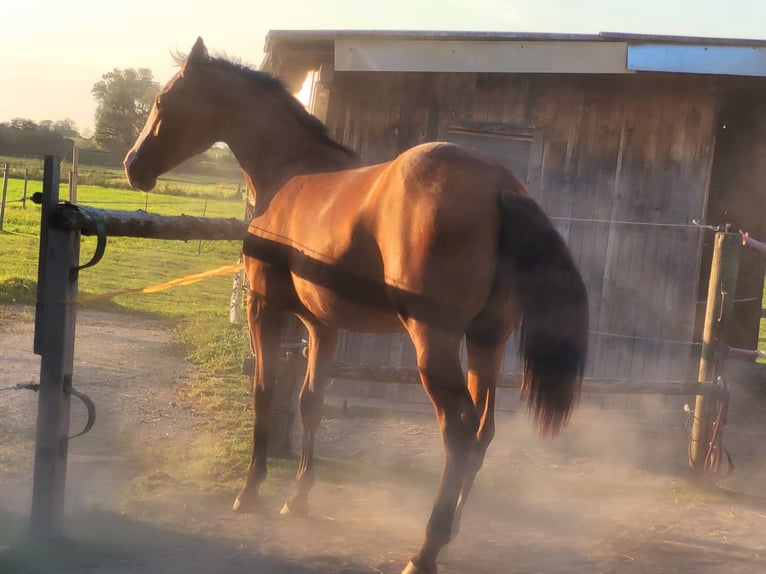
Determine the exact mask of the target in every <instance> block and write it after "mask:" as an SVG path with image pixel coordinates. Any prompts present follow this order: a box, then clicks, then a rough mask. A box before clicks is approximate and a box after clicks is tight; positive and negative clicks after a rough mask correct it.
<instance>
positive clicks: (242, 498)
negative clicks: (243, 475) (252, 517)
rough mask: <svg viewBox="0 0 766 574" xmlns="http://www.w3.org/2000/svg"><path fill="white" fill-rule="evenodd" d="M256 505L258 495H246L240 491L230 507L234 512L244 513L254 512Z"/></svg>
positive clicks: (257, 503) (257, 504)
mask: <svg viewBox="0 0 766 574" xmlns="http://www.w3.org/2000/svg"><path fill="white" fill-rule="evenodd" d="M258 506H259V497H258V496H257V495H256V496H253V495H246V494H243V493H241V492H240V493H239V494H238V495H237V498H235V499H234V504H233V505H232V507H231V508H232V510H233V511H234V512H241V513H243V514H244V513H247V512H255V511H256V510H257V509H258Z"/></svg>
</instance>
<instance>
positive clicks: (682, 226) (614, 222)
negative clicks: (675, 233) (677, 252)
mask: <svg viewBox="0 0 766 574" xmlns="http://www.w3.org/2000/svg"><path fill="white" fill-rule="evenodd" d="M548 219H551V220H553V221H574V222H577V223H606V224H609V225H638V226H645V227H670V228H677V229H699V228H700V226H699V225H695V224H694V223H654V222H650V221H624V220H620V219H588V218H579V217H549V218H548Z"/></svg>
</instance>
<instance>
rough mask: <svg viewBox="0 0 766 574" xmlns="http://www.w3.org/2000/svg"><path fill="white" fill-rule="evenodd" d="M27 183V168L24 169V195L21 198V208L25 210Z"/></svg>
mask: <svg viewBox="0 0 766 574" xmlns="http://www.w3.org/2000/svg"><path fill="white" fill-rule="evenodd" d="M28 183H29V168H28V167H25V168H24V194H23V195H22V196H21V208H22V209H26V208H27V184H28Z"/></svg>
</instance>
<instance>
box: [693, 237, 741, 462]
mask: <svg viewBox="0 0 766 574" xmlns="http://www.w3.org/2000/svg"><path fill="white" fill-rule="evenodd" d="M741 248H742V238H741V236H740V235H739V234H738V233H727V232H723V231H718V232H716V234H715V247H714V249H713V261H712V264H711V266H710V282H709V283H708V293H707V307H706V309H705V326H704V331H703V334H702V355H701V357H700V368H699V377H698V380H699V381H700V382H701V383H713V382H715V377H716V376H717V374H718V373H716V368H717V363H718V361H719V360H720V356H721V353H722V342H721V335H722V332H721V331H722V320H723V321H726V320H728V319H729V318H730V317H731V311H732V308H733V306H734V295H735V292H736V289H737V272H738V271H739V252H740V250H741ZM714 405H715V402H714V400H713V399H711V398H710V397H708V396H706V395H697V400H696V402H695V407H694V421H693V423H692V432H691V439H690V443H689V468H690V469H691V470H692V472H694V473H695V474H701V473H702V472H703V471H704V467H705V456H706V454H707V450H708V447H709V445H710V440H711V439H712V431H713V428H712V427H713V418H714V413H713V411H714Z"/></svg>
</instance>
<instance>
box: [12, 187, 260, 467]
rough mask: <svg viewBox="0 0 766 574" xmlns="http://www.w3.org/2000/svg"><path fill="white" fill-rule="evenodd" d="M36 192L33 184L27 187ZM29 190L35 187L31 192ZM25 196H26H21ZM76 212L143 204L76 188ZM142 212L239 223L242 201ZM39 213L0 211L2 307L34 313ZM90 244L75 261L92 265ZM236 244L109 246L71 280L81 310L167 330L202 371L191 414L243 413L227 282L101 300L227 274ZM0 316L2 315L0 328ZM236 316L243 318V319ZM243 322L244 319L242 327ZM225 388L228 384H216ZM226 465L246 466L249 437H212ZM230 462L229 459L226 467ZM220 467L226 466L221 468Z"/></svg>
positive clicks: (192, 392)
mask: <svg viewBox="0 0 766 574" xmlns="http://www.w3.org/2000/svg"><path fill="white" fill-rule="evenodd" d="M33 183H34V182H33ZM22 186H23V182H22V181H21V180H16V179H10V180H9V186H8V197H9V198H11V199H15V198H19V197H21V191H22ZM30 187H32V188H33V189H32V190H31V191H38V190H39V186H38V187H37V189H34V185H33V184H30ZM29 191H30V190H28V192H29ZM78 203H81V204H84V205H92V206H96V207H104V208H110V209H131V210H132V209H138V208H140V209H144V208H145V207H146V206H147V201H146V194H143V193H138V192H134V191H126V190H116V189H106V188H101V187H98V186H81V187H80V189H79V193H78ZM148 209H149V211H150V212H154V213H161V214H166V215H177V214H181V213H185V214H189V215H202V214H203V210H204V211H205V214H206V215H207V216H209V217H236V218H241V217H242V216H243V214H244V202H243V201H229V200H223V199H208V200H206V201H205V200H200V199H198V198H185V197H178V196H166V195H162V194H155V193H152V194H150V195H149V201H148ZM39 227H40V206H38V205H35V204H33V203H31V202H27V204H26V208H23V207H22V204H21V202H18V201H15V202H12V203H9V204H8V205H7V206H6V212H5V221H4V231H2V232H0V305H3V304H13V303H15V304H25V305H33V304H34V303H35V299H36V290H37V261H38V253H39ZM95 246H96V240H95V238H92V237H83V238H82V246H81V252H80V261H81V263H82V262H85V261H86V260H88V259H90V257H91V254H92V253H93V252H94V250H95ZM240 249H241V242H240V241H203V242H199V241H188V242H186V241H162V240H152V239H140V238H127V237H110V238H109V239H108V243H107V248H106V252H105V254H104V257H103V259H102V260H101V261H100V262H99V263H98V264H97V265H96V266H94V267H92V268H88V269H85V270H82V271H81V272H80V275H79V282H78V288H79V296H80V298H81V299H82V300H85V301H84V302H81V304H80V308H81V309H89V308H90V309H99V310H106V311H114V312H120V313H130V314H135V315H146V316H151V317H154V318H159V319H162V320H164V321H166V322H167V324H168V325H169V326H170V327H171V328H173V329H175V331H176V333H177V336H178V339H179V341H180V343H181V344H182V346H183V348H184V350H185V352H186V353H187V355H188V358H189V360H191V361H192V362H193V363H195V364H196V365H198V366H199V367H200V378H199V379H198V380H196V381H193V382H191V383H189V388H188V389H185V390H184V391H185V392H186V393H187V395H188V397H189V399H190V400H193V401H194V404H195V408H197V409H209V410H210V411H211V412H213V411H216V410H217V409H219V408H226V409H247V408H248V403H249V398H248V388H249V386H248V382H247V380H246V378H245V377H244V376H242V375H241V374H240V372H241V366H242V360H243V359H244V357H245V355H246V351H247V348H248V346H247V345H248V343H247V337H246V332H245V330H244V324H243V323H242V322H240V323H239V324H236V325H231V324H230V323H229V319H228V317H229V301H230V296H231V285H232V276H231V274H227V275H222V276H219V277H213V278H210V279H206V280H204V281H200V282H197V283H194V284H191V285H187V286H180V287H172V288H169V289H167V290H164V291H160V292H158V293H151V294H144V293H135V294H126V295H119V296H115V297H110V296H109V294H110V293H113V292H116V291H121V290H125V289H135V288H141V287H146V286H151V285H156V284H161V283H164V282H167V281H170V280H173V279H177V278H179V277H185V276H187V275H191V274H196V273H200V272H203V271H207V270H210V269H215V268H218V267H221V266H224V265H231V264H234V263H236V262H237V261H238V259H239V254H240ZM2 315H3V313H2V312H1V310H0V320H2ZM243 316H244V314H243ZM243 320H244V319H243ZM221 379H226V380H227V384H223V385H222V384H221ZM241 418H242V417H228V416H226V413H225V412H224V413H217V414H216V415H215V416H212V417H211V421H212V422H211V424H213V425H216V426H220V427H226V425H227V424H229V425H231V424H233V423H227V422H226V421H232V420H240V419H241ZM219 430H220V431H221V432H220V435H221V436H222V437H223V441H224V443H226V441H231V443H232V445H231V446H227V445H226V444H224V446H223V447H222V451H223V453H224V454H225V457H227V458H229V459H232V460H230V462H229V463H228V464H231V462H234V463H236V464H238V465H239V464H243V463H242V460H244V461H245V462H246V457H247V453H246V448H245V447H244V444H245V441H247V440H248V439H249V434H250V432H249V431H247V430H243V429H241V428H239V427H237V428H220V429H219ZM233 459H236V461H234V460H233ZM223 466H225V464H224V465H223Z"/></svg>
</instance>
